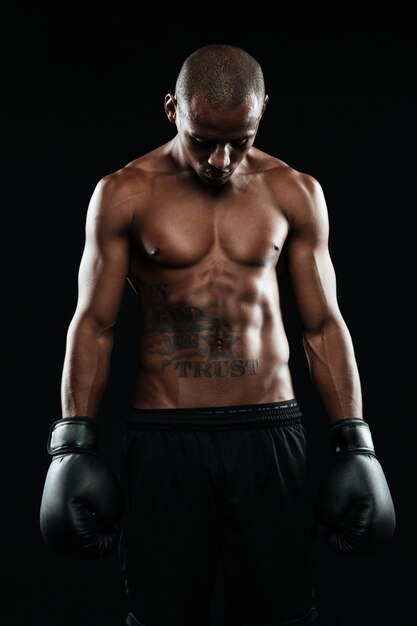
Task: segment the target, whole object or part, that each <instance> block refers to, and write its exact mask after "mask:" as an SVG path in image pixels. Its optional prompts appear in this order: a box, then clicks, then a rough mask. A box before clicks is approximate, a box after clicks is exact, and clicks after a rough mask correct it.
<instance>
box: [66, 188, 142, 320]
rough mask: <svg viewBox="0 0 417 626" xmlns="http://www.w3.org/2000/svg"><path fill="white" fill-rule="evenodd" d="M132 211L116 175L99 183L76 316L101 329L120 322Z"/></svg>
mask: <svg viewBox="0 0 417 626" xmlns="http://www.w3.org/2000/svg"><path fill="white" fill-rule="evenodd" d="M130 220H131V218H130V210H129V207H128V206H127V204H126V202H123V198H122V195H121V193H120V189H119V185H118V183H117V182H116V181H115V180H113V178H112V176H109V177H105V178H103V179H102V180H100V181H99V183H98V184H97V186H96V188H95V190H94V192H93V194H92V196H91V199H90V202H89V206H88V210H87V217H86V225H85V246H84V251H83V255H82V258H81V263H80V267H79V272H78V301H77V309H76V313H75V316H74V319H76V320H78V321H81V320H83V321H88V322H90V323H91V324H93V325H94V326H95V327H96V328H97V329H98V330H99V331H104V330H106V329H108V328H110V327H112V326H114V324H115V323H116V320H117V315H118V311H119V307H120V303H121V300H122V296H123V292H124V289H125V285H126V278H127V274H128V267H129V255H130V253H129V238H128V232H129V225H130Z"/></svg>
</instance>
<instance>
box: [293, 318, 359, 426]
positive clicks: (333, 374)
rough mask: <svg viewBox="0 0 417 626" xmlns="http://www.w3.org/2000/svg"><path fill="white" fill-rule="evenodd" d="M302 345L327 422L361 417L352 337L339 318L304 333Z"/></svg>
mask: <svg viewBox="0 0 417 626" xmlns="http://www.w3.org/2000/svg"><path fill="white" fill-rule="evenodd" d="M303 341H304V348H305V351H306V356H307V359H308V363H309V368H310V373H311V377H312V380H313V383H314V385H315V388H316V390H317V392H318V394H319V396H320V398H321V400H322V402H323V405H324V407H325V409H326V411H327V414H328V418H329V419H330V421H336V420H338V419H343V418H346V417H359V418H361V417H362V392H361V384H360V378H359V372H358V367H357V363H356V359H355V354H354V348H353V344H352V339H351V336H350V333H349V331H348V329H347V328H346V325H345V324H344V322H343V321H340V322H337V323H336V322H334V321H332V322H328V323H327V324H324V325H323V327H322V328H321V330H320V332H314V333H313V332H306V333H305V334H304V337H303Z"/></svg>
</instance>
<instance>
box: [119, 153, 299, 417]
mask: <svg viewBox="0 0 417 626" xmlns="http://www.w3.org/2000/svg"><path fill="white" fill-rule="evenodd" d="M252 151H253V153H254V155H255V156H254V157H253V159H252V169H250V170H249V172H248V173H245V175H241V176H239V175H238V174H237V173H236V178H235V180H234V182H233V184H230V183H228V184H227V185H224V187H223V188H221V189H220V190H216V191H214V192H211V190H206V189H205V188H204V184H203V183H201V182H200V181H197V180H195V178H193V177H192V176H190V175H186V174H184V173H182V172H178V171H176V170H175V168H172V167H171V165H170V162H169V159H167V157H166V155H164V153H163V151H162V150H161V149H160V150H159V153H158V152H155V153H154V154H152V157H148V160H146V159H145V160H143V158H142V159H140V160H138V162H133V163H132V164H130V166H129V170H130V171H129V174H128V176H127V181H128V182H127V183H126V184H127V185H128V186H129V194H128V195H129V198H131V199H130V200H129V202H130V204H131V210H132V222H131V224H132V225H131V227H130V237H131V247H130V250H131V261H130V271H129V282H130V283H131V285H132V287H133V288H134V290H135V291H136V292H137V294H138V297H139V302H140V312H141V315H140V319H139V320H138V323H139V324H140V327H141V332H140V345H139V347H138V350H139V355H138V356H139V368H138V372H137V377H136V383H135V386H134V393H133V398H132V406H133V407H136V408H174V407H175V408H181V407H202V406H206V407H207V406H224V405H237V404H255V403H262V402H275V401H280V400H286V399H289V398H293V397H294V390H293V386H292V382H291V376H290V372H289V367H288V358H289V348H288V341H287V337H286V334H285V330H284V325H283V320H282V315H281V310H280V297H279V289H278V280H277V268H278V263H279V260H280V256H281V253H282V250H283V247H284V243H285V240H286V237H287V235H288V231H289V225H288V219H287V216H286V215H285V213H284V211H283V210H282V207H281V205H280V198H279V194H278V196H277V193H276V191H274V192H273V191H272V186H271V185H270V179H271V176H272V175H273V176H274V180H275V181H276V180H277V176H278V177H282V183H283V188H284V187H285V180H286V177H287V176H288V172H289V170H290V168H288V166H286V164H284V163H282V162H281V161H279V160H277V159H275V158H273V157H268V156H267V155H265V154H264V153H262V152H260V151H259V150H255V149H252ZM135 169H136V173H137V179H138V181H137V182H136V178H135ZM273 187H274V189H276V188H277V185H276V183H275V184H274V186H273ZM278 188H279V185H278Z"/></svg>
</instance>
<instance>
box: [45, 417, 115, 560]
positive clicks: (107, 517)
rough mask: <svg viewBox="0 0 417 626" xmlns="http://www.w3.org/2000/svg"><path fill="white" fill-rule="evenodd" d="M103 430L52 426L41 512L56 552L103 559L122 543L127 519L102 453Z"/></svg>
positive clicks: (88, 422) (76, 422)
mask: <svg viewBox="0 0 417 626" xmlns="http://www.w3.org/2000/svg"><path fill="white" fill-rule="evenodd" d="M98 439H99V437H98V424H97V422H96V420H95V419H92V418H89V417H71V418H63V419H60V420H57V421H55V422H53V423H52V425H51V428H50V431H49V436H48V442H47V450H48V453H49V454H51V455H52V457H53V458H52V461H51V464H50V466H49V469H48V472H47V475H46V479H45V484H44V488H43V494H42V501H41V507H40V528H41V534H42V536H43V539H44V541H45V543H46V544H47V545H48V546H50V547H51V548H52V549H53V550H54V551H55V552H59V553H62V554H68V555H71V556H80V557H83V558H98V557H102V556H104V555H106V554H108V553H109V552H110V551H111V550H112V549H113V547H114V546H115V543H116V542H117V539H118V536H119V532H120V522H119V520H120V518H121V517H122V514H123V496H122V491H121V487H120V485H119V483H118V481H117V479H116V477H115V476H114V474H113V472H112V471H111V469H110V468H109V467H108V465H107V464H106V463H105V462H104V461H103V460H102V459H101V458H100V456H99V453H98V448H99V446H98Z"/></svg>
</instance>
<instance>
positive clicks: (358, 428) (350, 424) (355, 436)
mask: <svg viewBox="0 0 417 626" xmlns="http://www.w3.org/2000/svg"><path fill="white" fill-rule="evenodd" d="M329 439H330V445H331V450H332V454H333V455H334V456H338V455H339V454H343V453H355V454H373V455H374V456H375V448H374V444H373V441H372V435H371V431H370V429H369V426H368V424H367V423H366V422H364V421H363V419H359V418H349V419H342V420H339V421H337V422H336V423H335V424H332V425H331V426H330V430H329Z"/></svg>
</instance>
